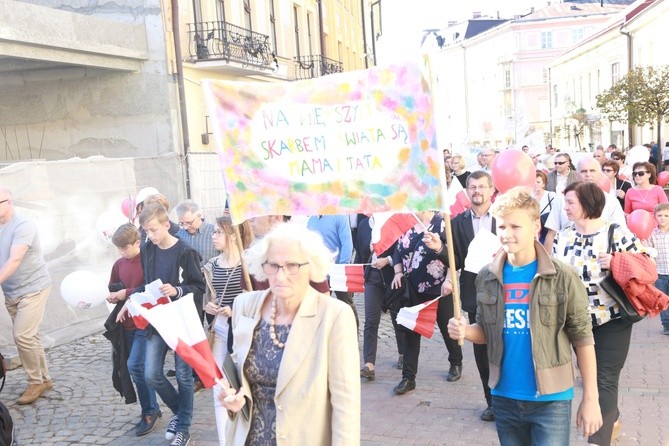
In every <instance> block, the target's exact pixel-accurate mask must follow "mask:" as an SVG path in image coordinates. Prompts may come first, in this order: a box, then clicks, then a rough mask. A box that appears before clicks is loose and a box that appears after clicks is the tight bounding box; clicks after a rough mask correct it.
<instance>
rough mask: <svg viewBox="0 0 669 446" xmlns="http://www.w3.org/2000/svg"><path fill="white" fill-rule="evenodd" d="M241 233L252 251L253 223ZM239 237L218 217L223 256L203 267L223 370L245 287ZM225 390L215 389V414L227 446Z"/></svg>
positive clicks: (217, 241) (216, 238) (215, 235)
mask: <svg viewBox="0 0 669 446" xmlns="http://www.w3.org/2000/svg"><path fill="white" fill-rule="evenodd" d="M238 234H239V237H240V239H241V246H242V248H243V249H246V248H248V247H249V246H250V245H251V242H252V241H253V232H252V231H251V224H250V223H249V222H248V221H245V222H244V223H242V224H241V225H239V227H238ZM236 238H237V235H236V234H235V231H234V227H233V225H232V220H231V219H230V216H228V215H224V216H223V217H219V218H217V219H216V228H215V229H214V231H213V232H212V234H211V239H212V242H213V243H212V244H213V246H214V248H215V249H216V250H217V251H219V252H220V254H219V255H217V256H216V257H213V258H212V259H210V260H209V261H208V262H207V263H205V265H204V268H203V273H204V279H205V282H206V283H207V289H206V291H205V294H204V301H205V307H204V311H205V313H206V317H207V320H208V322H209V324H210V330H211V331H213V333H214V340H213V343H212V344H211V352H212V354H213V355H214V360H215V361H216V364H217V365H218V366H219V367H222V366H223V360H224V359H225V355H226V354H227V353H228V351H231V350H232V327H231V326H230V323H229V321H230V318H231V317H232V306H233V302H234V300H235V298H236V297H237V296H238V295H239V294H240V293H241V292H242V288H243V279H242V253H241V252H240V250H239V248H238V247H237V243H236V242H237V240H236ZM221 390H222V389H221V388H220V387H219V386H215V387H214V414H215V415H216V428H217V429H218V442H219V445H220V446H225V425H226V421H227V419H228V414H227V411H226V410H225V408H224V407H223V406H222V405H221V403H220V401H219V399H218V395H219V393H220V392H221Z"/></svg>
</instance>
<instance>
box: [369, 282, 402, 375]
mask: <svg viewBox="0 0 669 446" xmlns="http://www.w3.org/2000/svg"><path fill="white" fill-rule="evenodd" d="M389 286H390V284H384V283H383V280H382V279H381V274H380V273H377V272H376V271H372V272H371V273H370V275H369V278H368V279H367V281H366V282H365V325H364V329H363V337H362V339H363V343H362V358H363V363H365V364H366V363H370V364H376V347H377V345H378V340H379V324H380V323H381V314H382V313H383V310H382V309H381V306H382V304H383V299H384V297H385V295H386V288H387V287H389ZM396 317H397V313H393V312H392V311H391V313H390V320H391V321H392V323H393V328H394V329H395V339H396V341H397V353H399V354H400V355H402V354H404V336H405V332H404V330H403V329H402V326H401V325H398V324H397V321H396Z"/></svg>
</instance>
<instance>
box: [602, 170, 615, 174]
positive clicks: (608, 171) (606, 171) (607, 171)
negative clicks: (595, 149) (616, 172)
mask: <svg viewBox="0 0 669 446" xmlns="http://www.w3.org/2000/svg"><path fill="white" fill-rule="evenodd" d="M602 172H604V173H611V172H613V169H602Z"/></svg>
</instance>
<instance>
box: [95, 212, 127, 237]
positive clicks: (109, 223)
mask: <svg viewBox="0 0 669 446" xmlns="http://www.w3.org/2000/svg"><path fill="white" fill-rule="evenodd" d="M124 223H128V218H127V217H126V216H125V215H123V214H122V213H121V211H120V210H119V211H104V212H102V213H101V214H100V215H99V216H98V218H97V220H95V232H96V233H97V234H98V236H99V237H100V240H102V241H103V242H105V243H109V244H111V239H112V236H113V235H114V232H116V230H117V229H118V227H119V226H121V225H122V224H124Z"/></svg>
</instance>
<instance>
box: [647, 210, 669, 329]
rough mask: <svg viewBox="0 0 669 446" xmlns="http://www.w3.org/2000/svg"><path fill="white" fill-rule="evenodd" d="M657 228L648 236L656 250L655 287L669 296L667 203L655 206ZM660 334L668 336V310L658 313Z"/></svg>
mask: <svg viewBox="0 0 669 446" xmlns="http://www.w3.org/2000/svg"><path fill="white" fill-rule="evenodd" d="M655 220H656V221H657V227H656V228H655V229H654V230H653V233H652V234H651V236H650V245H651V246H652V247H654V248H655V249H657V257H655V262H656V263H657V282H655V287H656V288H657V289H658V290H660V291H662V292H663V293H664V294H669V203H660V204H658V205H656V206H655ZM660 322H662V333H664V334H665V335H669V308H667V309H666V310H664V311H663V312H662V313H660Z"/></svg>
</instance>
